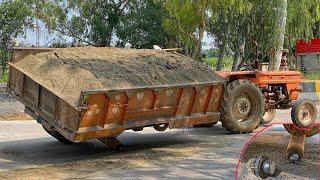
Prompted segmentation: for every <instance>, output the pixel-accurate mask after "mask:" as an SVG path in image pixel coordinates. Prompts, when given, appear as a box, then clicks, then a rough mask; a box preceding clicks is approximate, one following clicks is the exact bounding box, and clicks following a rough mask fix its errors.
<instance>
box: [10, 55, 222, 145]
mask: <svg viewBox="0 0 320 180" xmlns="http://www.w3.org/2000/svg"><path fill="white" fill-rule="evenodd" d="M35 51H38V52H45V51H49V50H48V49H42V50H41V49H40V50H39V49H36V50H35ZM35 51H32V50H28V51H26V50H23V49H20V50H19V49H17V50H15V51H14V53H13V56H12V57H13V58H12V60H11V62H15V61H18V60H19V59H20V58H22V57H24V56H26V55H28V54H35V53H36V52H35ZM223 83H224V82H223V81H222V80H221V81H214V82H205V83H195V84H180V85H175V86H155V87H140V88H135V89H102V90H96V91H86V90H83V91H82V92H81V98H80V100H79V106H78V107H77V108H74V107H72V106H71V105H69V104H68V103H66V102H65V101H64V100H63V99H61V98H59V97H58V96H57V95H55V94H53V93H52V92H50V91H48V90H47V89H46V88H45V87H43V86H41V84H39V83H37V82H35V81H34V80H33V79H31V78H30V77H29V76H27V75H26V74H24V73H22V72H21V71H19V70H18V69H16V68H14V67H13V66H11V67H10V78H9V83H8V91H9V92H10V93H11V94H13V95H15V96H16V98H17V99H18V100H19V101H21V102H22V103H23V104H24V105H25V106H26V112H27V113H29V114H30V115H32V116H33V117H34V118H35V119H37V120H38V122H39V123H41V124H42V125H43V126H45V127H46V129H49V130H50V129H54V130H55V131H57V132H58V133H60V134H61V135H63V136H64V137H65V138H66V139H68V140H70V141H72V142H80V141H85V140H89V139H95V138H104V137H117V136H118V135H119V134H121V133H122V132H123V131H125V130H128V129H135V128H141V127H147V126H153V125H158V124H168V125H169V127H170V128H178V127H182V126H191V125H195V124H206V123H215V122H218V121H219V119H220V112H219V108H220V105H221V102H222V97H223V93H224V85H223Z"/></svg>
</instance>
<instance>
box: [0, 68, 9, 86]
mask: <svg viewBox="0 0 320 180" xmlns="http://www.w3.org/2000/svg"><path fill="white" fill-rule="evenodd" d="M0 77H1V78H0V83H7V82H8V80H9V71H8V70H6V71H5V73H4V74H3V75H0Z"/></svg>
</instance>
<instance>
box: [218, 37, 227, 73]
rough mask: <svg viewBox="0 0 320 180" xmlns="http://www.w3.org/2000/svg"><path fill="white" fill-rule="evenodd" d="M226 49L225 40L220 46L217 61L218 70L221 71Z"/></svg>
mask: <svg viewBox="0 0 320 180" xmlns="http://www.w3.org/2000/svg"><path fill="white" fill-rule="evenodd" d="M225 51H226V45H225V42H224V41H223V42H222V44H221V45H220V46H219V57H218V62H217V68H216V70H217V71H221V69H222V63H223V57H224V54H225Z"/></svg>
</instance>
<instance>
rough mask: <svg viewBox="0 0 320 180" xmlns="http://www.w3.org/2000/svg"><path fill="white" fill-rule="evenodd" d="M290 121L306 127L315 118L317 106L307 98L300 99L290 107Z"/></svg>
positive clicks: (310, 124) (311, 123)
mask: <svg viewBox="0 0 320 180" xmlns="http://www.w3.org/2000/svg"><path fill="white" fill-rule="evenodd" d="M291 119H292V122H293V123H294V124H295V125H296V126H298V127H300V128H308V127H310V126H312V125H313V123H314V122H315V121H316V119H317V107H316V105H315V104H314V103H313V102H312V101H311V100H309V99H301V100H298V101H296V102H295V103H294V105H293V107H292V109H291Z"/></svg>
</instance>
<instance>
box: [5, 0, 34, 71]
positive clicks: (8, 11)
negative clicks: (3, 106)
mask: <svg viewBox="0 0 320 180" xmlns="http://www.w3.org/2000/svg"><path fill="white" fill-rule="evenodd" d="M27 3H28V1H24V0H4V1H2V2H1V3H0V24H1V26H0V60H1V67H2V75H3V73H4V72H5V69H6V62H7V60H8V59H9V57H10V50H11V48H12V47H13V45H14V41H13V39H14V38H16V37H17V36H18V35H19V34H21V33H22V32H23V31H24V29H25V28H27V27H28V26H29V25H31V24H32V21H31V11H30V10H29V9H30V7H29V6H28V5H27Z"/></svg>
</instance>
